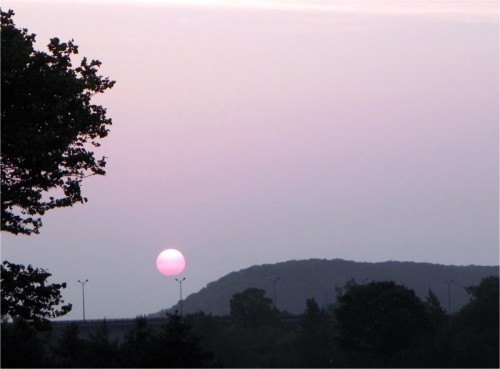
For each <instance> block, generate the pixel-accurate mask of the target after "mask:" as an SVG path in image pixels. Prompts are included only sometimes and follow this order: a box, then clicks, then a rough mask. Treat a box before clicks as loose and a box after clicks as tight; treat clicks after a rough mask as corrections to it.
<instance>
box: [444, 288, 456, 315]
mask: <svg viewBox="0 0 500 369" xmlns="http://www.w3.org/2000/svg"><path fill="white" fill-rule="evenodd" d="M453 282H455V280H453V279H451V280H449V281H444V283H446V284H447V285H448V314H450V315H451V284H452V283H453Z"/></svg>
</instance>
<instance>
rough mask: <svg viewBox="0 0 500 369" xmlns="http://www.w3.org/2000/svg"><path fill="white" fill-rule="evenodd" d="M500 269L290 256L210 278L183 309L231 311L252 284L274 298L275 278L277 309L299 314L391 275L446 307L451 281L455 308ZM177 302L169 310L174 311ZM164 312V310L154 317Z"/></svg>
mask: <svg viewBox="0 0 500 369" xmlns="http://www.w3.org/2000/svg"><path fill="white" fill-rule="evenodd" d="M498 274H499V269H498V266H475V265H469V266H455V265H440V264H431V263H415V262H397V261H387V262H378V263H367V262H354V261H346V260H342V259H334V260H326V259H310V260H292V261H287V262H282V263H277V264H265V265H258V266H252V267H249V268H246V269H242V270H240V271H237V272H232V273H230V274H228V275H226V276H224V277H222V278H220V279H219V280H217V281H215V282H211V283H209V284H208V285H207V286H206V287H205V288H203V289H201V290H200V291H199V292H197V293H193V294H191V295H189V296H187V298H185V299H184V301H183V311H184V313H194V312H198V311H203V312H205V313H211V314H213V315H227V314H229V301H230V299H231V297H232V295H233V294H234V293H236V292H241V291H243V290H245V289H247V288H250V287H257V288H261V289H263V290H265V291H266V294H267V296H269V297H270V298H273V294H274V291H273V281H272V280H273V279H276V278H278V277H279V280H278V281H277V282H276V302H277V307H278V308H279V309H280V310H286V311H288V312H289V313H292V314H301V313H302V312H303V311H304V309H305V302H306V299H308V298H311V297H314V298H315V299H316V301H317V302H318V304H319V305H320V306H326V305H328V304H331V303H333V302H335V300H336V295H337V292H336V288H337V287H343V286H344V285H345V283H346V282H347V281H349V280H350V279H354V280H355V281H356V282H358V283H366V282H370V281H384V280H393V281H395V282H396V283H398V284H402V285H404V286H407V287H409V288H411V289H413V290H414V291H415V293H416V294H417V295H418V296H419V297H420V298H421V299H423V300H425V296H426V295H427V293H428V291H429V289H430V290H432V291H433V292H434V293H435V294H436V295H437V296H438V298H439V300H440V302H441V304H442V306H443V307H444V308H445V309H448V302H449V301H448V284H447V283H446V282H447V281H452V280H453V282H452V283H451V284H450V302H451V311H452V312H454V311H457V310H458V309H460V308H461V307H462V306H463V305H464V304H466V303H467V302H468V301H469V295H468V294H467V293H466V291H465V289H464V288H465V287H468V286H474V285H477V284H479V282H480V281H481V279H482V278H484V277H486V276H489V275H497V276H498ZM176 309H177V305H175V306H172V308H171V309H170V310H171V311H174V310H176ZM160 314H163V313H162V312H159V313H155V314H152V316H155V315H160Z"/></svg>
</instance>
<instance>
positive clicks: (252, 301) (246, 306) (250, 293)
mask: <svg viewBox="0 0 500 369" xmlns="http://www.w3.org/2000/svg"><path fill="white" fill-rule="evenodd" d="M265 295H266V292H265V291H264V290H261V289H259V288H248V289H246V290H245V291H243V292H239V293H235V294H234V295H233V297H232V298H231V301H230V302H229V304H230V308H231V319H232V320H233V321H234V322H236V323H238V324H241V325H243V326H253V327H258V326H259V325H261V324H268V323H270V322H272V321H273V320H274V319H275V318H276V314H275V311H274V309H273V307H272V300H271V299H270V298H269V297H266V296H265Z"/></svg>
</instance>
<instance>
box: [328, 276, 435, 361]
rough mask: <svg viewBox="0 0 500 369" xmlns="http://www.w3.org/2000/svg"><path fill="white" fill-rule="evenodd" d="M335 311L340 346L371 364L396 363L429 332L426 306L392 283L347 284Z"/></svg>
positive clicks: (403, 288) (410, 293) (413, 294)
mask: <svg viewBox="0 0 500 369" xmlns="http://www.w3.org/2000/svg"><path fill="white" fill-rule="evenodd" d="M334 312H335V316H336V319H337V329H338V331H339V332H338V339H339V344H340V346H341V347H342V348H343V349H344V350H346V351H347V352H352V353H354V354H355V356H358V357H359V356H360V355H359V353H364V357H366V358H369V360H370V362H369V363H370V364H373V363H375V364H378V365H386V364H388V363H393V360H395V355H397V354H399V353H401V352H402V351H403V350H405V349H407V348H409V347H410V346H411V345H412V344H415V343H416V342H418V338H419V337H421V336H423V335H424V334H426V333H427V332H428V331H429V330H430V322H429V319H428V316H427V314H426V309H425V305H424V303H423V302H422V301H420V299H419V298H418V297H417V296H416V295H415V293H414V292H413V290H410V289H408V288H406V287H404V286H400V285H397V284H396V283H394V282H392V281H388V282H371V283H368V284H363V285H358V284H355V283H352V284H350V285H348V286H347V287H346V289H345V291H343V292H341V293H340V294H339V296H338V298H337V305H336V307H335V310H334ZM355 356H353V357H355ZM359 364H363V365H367V363H359Z"/></svg>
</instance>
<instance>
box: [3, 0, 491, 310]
mask: <svg viewBox="0 0 500 369" xmlns="http://www.w3.org/2000/svg"><path fill="white" fill-rule="evenodd" d="M498 6H499V5H498V2H497V1H489V2H481V1H457V2H455V1H443V2H421V1H418V2H417V1H380V2H369V3H368V2H361V1H351V2H339V1H326V0H324V1H306V0H303V1H302V0H294V1H288V0H283V1H274V0H273V1H263V0H259V1H254V0H238V1H222V0H219V1H217V0H212V1H208V0H207V1H203V0H190V1H176V0H168V1H167V0H164V1H161V0H156V1H145V2H140V1H127V2H124V1H99V2H97V1H82V2H73V1H71V2H70V1H66V2H50V1H48V2H47V1H31V2H30V1H24V0H15V1H14V0H4V1H3V8H4V9H7V8H13V9H14V10H15V11H16V16H15V18H14V20H15V22H16V23H17V25H18V26H21V27H27V28H29V30H30V31H31V32H34V33H36V34H37V40H38V45H39V48H43V47H44V45H46V44H47V43H48V39H49V38H50V37H54V36H57V37H59V38H61V39H63V40H65V39H70V38H74V39H75V42H76V44H78V45H79V46H80V53H81V55H82V56H87V57H89V58H96V59H99V60H101V61H102V62H103V67H102V73H103V74H104V75H106V76H109V77H111V78H112V79H115V80H116V81H117V84H116V86H115V87H114V88H113V90H111V91H109V92H108V93H106V94H105V95H104V96H102V97H99V99H98V102H99V103H102V104H103V105H104V106H106V107H107V108H108V113H109V116H110V117H112V118H113V122H114V125H113V126H112V129H111V134H110V136H109V137H108V138H106V140H104V141H103V147H102V153H103V154H104V155H106V156H108V157H109V165H108V174H107V176H106V177H103V178H91V179H89V180H88V181H87V182H86V183H85V185H84V192H85V195H86V196H87V197H88V198H89V203H88V204H86V205H83V206H75V207H74V208H71V209H62V210H56V211H53V212H50V213H48V214H47V215H46V217H45V218H44V227H43V228H42V232H41V235H38V236H32V237H13V236H10V235H2V259H7V260H10V261H13V262H22V263H25V264H28V263H32V264H33V265H35V266H39V267H45V268H48V269H49V270H50V271H51V272H52V273H53V274H54V278H53V279H54V281H59V280H60V281H67V282H68V286H69V287H68V289H67V290H66V292H65V296H66V298H67V300H68V301H70V302H72V303H73V305H74V311H73V312H72V313H71V315H70V316H69V317H70V318H79V317H80V314H81V306H80V305H79V304H80V303H81V301H80V286H79V285H78V284H77V283H76V281H77V280H78V279H82V278H84V279H87V278H88V279H89V280H90V281H89V283H88V284H87V285H86V300H87V294H88V301H89V302H88V306H86V309H87V317H88V318H102V317H103V316H106V317H108V318H112V317H133V316H135V315H137V314H141V313H142V314H145V313H150V312H155V311H158V310H160V309H161V308H163V307H165V306H166V305H168V306H170V305H172V304H174V303H176V302H177V298H178V294H177V293H178V288H177V285H176V283H175V281H173V277H172V278H170V279H169V278H167V277H165V276H162V275H161V274H159V273H158V272H157V270H156V268H155V261H156V257H157V255H158V253H159V252H160V251H162V250H163V249H166V248H170V247H175V248H177V249H179V250H180V251H181V252H183V254H184V255H185V257H186V270H185V272H184V273H183V276H185V277H186V278H187V279H186V281H185V283H184V284H183V288H184V289H185V295H188V294H190V293H193V292H197V291H198V290H200V289H201V288H202V287H204V286H205V285H206V284H207V283H209V282H211V281H213V280H216V279H218V278H220V277H222V276H223V275H225V274H227V273H229V272H231V271H235V270H239V269H242V268H246V267H249V266H251V265H254V264H263V263H274V262H279V261H286V260H290V259H308V258H327V259H332V258H344V259H350V260H357V261H385V260H410V261H427V262H434V263H442V264H480V265H493V264H498V246H499V245H498V138H499V136H498V117H499V106H498V103H499V93H498V89H499V88H498V85H499V71H498V64H499V57H498V55H499V54H498V52H499V33H498V28H499V25H498ZM131 296H142V299H143V303H140V304H131V303H130V301H131ZM92 301H93V303H92ZM98 301H99V303H97V302H98Z"/></svg>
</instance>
